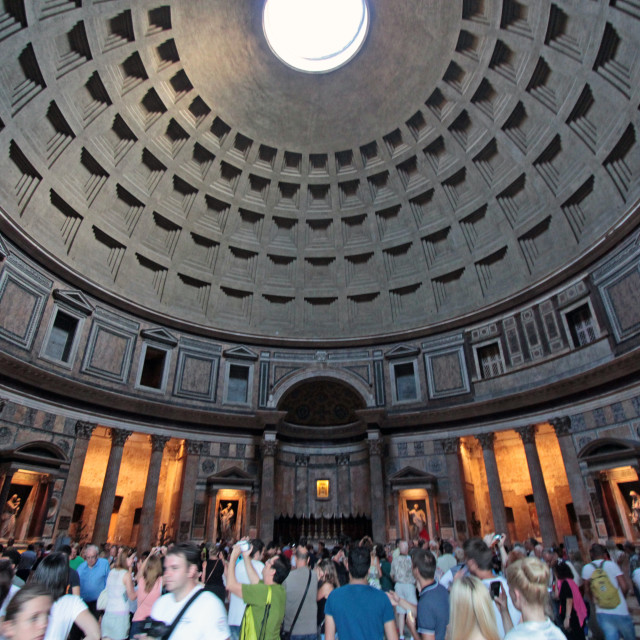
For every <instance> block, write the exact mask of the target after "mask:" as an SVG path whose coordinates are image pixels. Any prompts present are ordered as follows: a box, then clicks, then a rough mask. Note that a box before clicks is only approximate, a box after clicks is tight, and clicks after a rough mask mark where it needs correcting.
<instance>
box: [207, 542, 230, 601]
mask: <svg viewBox="0 0 640 640" xmlns="http://www.w3.org/2000/svg"><path fill="white" fill-rule="evenodd" d="M226 569H227V552H226V551H225V550H224V549H223V548H221V547H218V546H214V547H211V549H210V550H209V557H208V558H207V562H206V563H205V565H204V567H203V571H202V582H203V584H204V588H205V589H206V590H207V591H210V592H211V593H214V594H215V595H216V596H218V598H220V600H221V601H222V602H224V601H225V599H226V596H227V590H226V587H225V586H224V581H223V578H224V574H225V572H226Z"/></svg>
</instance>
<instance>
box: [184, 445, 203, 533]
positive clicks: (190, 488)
mask: <svg viewBox="0 0 640 640" xmlns="http://www.w3.org/2000/svg"><path fill="white" fill-rule="evenodd" d="M185 449H186V455H185V461H184V469H183V476H182V496H181V498H180V518H179V520H178V541H179V542H186V541H188V540H190V539H191V524H192V523H193V509H194V507H195V503H196V483H197V482H198V467H199V465H200V454H201V453H202V442H196V441H195V440H187V441H185Z"/></svg>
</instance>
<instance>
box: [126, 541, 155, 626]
mask: <svg viewBox="0 0 640 640" xmlns="http://www.w3.org/2000/svg"><path fill="white" fill-rule="evenodd" d="M137 579H138V589H137V591H136V594H135V595H136V600H137V607H136V611H135V613H134V614H133V618H132V620H131V629H130V630H129V638H134V637H135V635H136V634H138V633H141V631H142V626H143V622H144V621H145V620H146V619H147V618H148V617H150V616H151V609H152V608H153V605H154V604H155V602H156V600H157V599H158V598H159V597H160V596H161V595H162V556H161V555H160V551H159V550H158V549H152V551H151V553H150V554H149V555H147V556H146V557H145V559H144V560H143V561H142V564H141V565H140V567H139V569H138V575H137Z"/></svg>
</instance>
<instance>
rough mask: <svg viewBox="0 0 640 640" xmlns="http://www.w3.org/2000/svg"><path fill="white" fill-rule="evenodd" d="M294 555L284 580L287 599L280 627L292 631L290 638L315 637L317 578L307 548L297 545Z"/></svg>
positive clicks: (313, 639)
mask: <svg viewBox="0 0 640 640" xmlns="http://www.w3.org/2000/svg"><path fill="white" fill-rule="evenodd" d="M295 558H296V568H295V570H293V571H291V572H290V573H289V575H288V576H287V579H286V580H285V581H284V583H283V586H284V588H285V592H286V596H287V598H286V604H285V611H284V622H283V624H282V628H283V629H284V630H285V631H287V632H289V633H290V634H291V640H316V637H317V633H318V625H317V614H318V606H317V604H316V603H317V594H318V577H317V575H316V573H315V572H314V571H312V570H311V567H310V566H309V565H310V561H311V559H310V556H309V552H308V550H307V548H306V547H304V546H299V547H298V548H297V549H296V551H295ZM298 611H299V613H298ZM296 616H297V617H296ZM294 620H295V624H294Z"/></svg>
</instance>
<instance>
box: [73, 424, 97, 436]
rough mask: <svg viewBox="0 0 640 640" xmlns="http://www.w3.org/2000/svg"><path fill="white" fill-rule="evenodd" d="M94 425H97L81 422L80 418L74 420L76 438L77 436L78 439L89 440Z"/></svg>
mask: <svg viewBox="0 0 640 640" xmlns="http://www.w3.org/2000/svg"><path fill="white" fill-rule="evenodd" d="M96 426H97V425H95V424H93V423H92V422H83V421H82V420H78V421H77V422H76V438H79V439H80V440H90V439H91V435H92V434H93V430H94V429H95V428H96Z"/></svg>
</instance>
